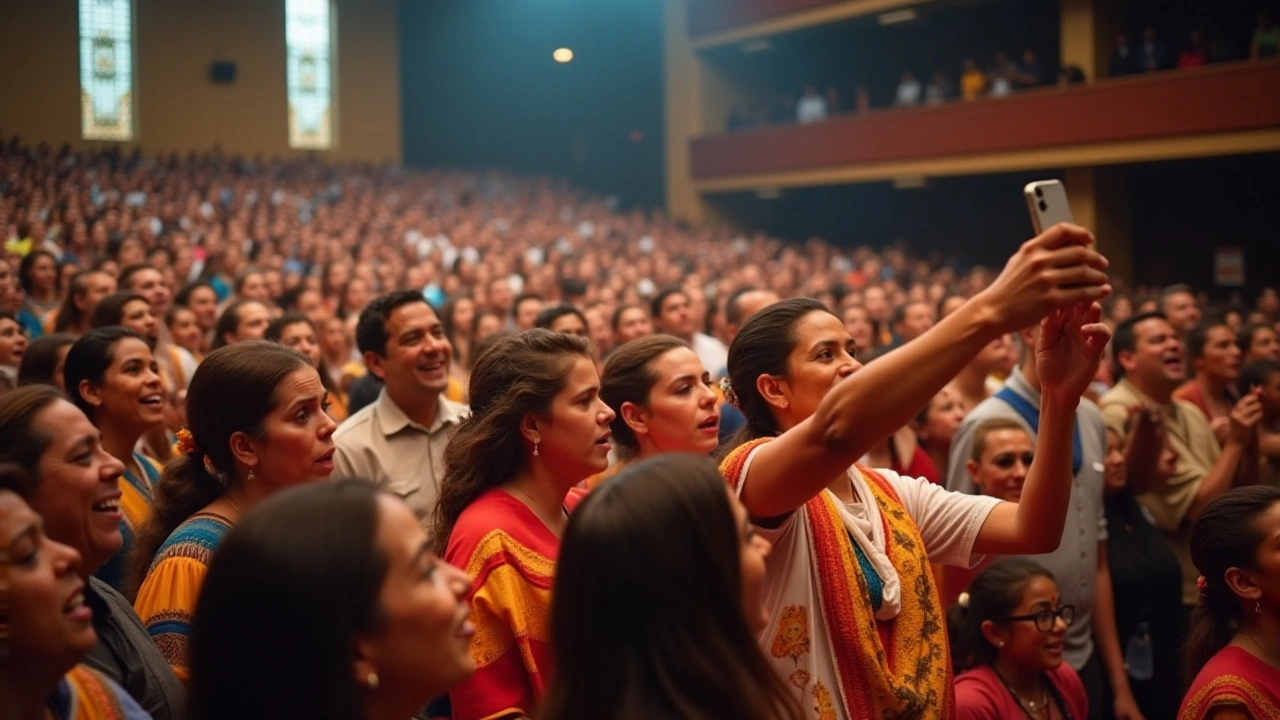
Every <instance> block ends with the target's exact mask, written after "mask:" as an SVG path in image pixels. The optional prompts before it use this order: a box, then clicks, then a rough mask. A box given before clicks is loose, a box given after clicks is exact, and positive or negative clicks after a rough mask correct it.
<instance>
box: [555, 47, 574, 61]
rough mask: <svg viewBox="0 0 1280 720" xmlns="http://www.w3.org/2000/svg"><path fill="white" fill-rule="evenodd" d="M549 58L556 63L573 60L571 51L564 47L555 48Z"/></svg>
mask: <svg viewBox="0 0 1280 720" xmlns="http://www.w3.org/2000/svg"><path fill="white" fill-rule="evenodd" d="M551 58H552V59H553V60H555V61H556V62H558V63H567V62H569V61H571V60H573V51H572V50H570V49H569V48H565V47H562V48H556V50H555V52H553V53H551Z"/></svg>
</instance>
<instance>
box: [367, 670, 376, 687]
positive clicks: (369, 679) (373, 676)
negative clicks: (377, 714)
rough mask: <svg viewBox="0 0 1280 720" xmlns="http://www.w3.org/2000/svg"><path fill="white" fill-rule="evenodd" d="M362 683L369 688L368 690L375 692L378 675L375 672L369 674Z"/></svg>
mask: <svg viewBox="0 0 1280 720" xmlns="http://www.w3.org/2000/svg"><path fill="white" fill-rule="evenodd" d="M364 682H365V684H366V685H368V686H369V689H370V690H377V689H378V673H376V672H371V673H369V677H367V678H365V679H364Z"/></svg>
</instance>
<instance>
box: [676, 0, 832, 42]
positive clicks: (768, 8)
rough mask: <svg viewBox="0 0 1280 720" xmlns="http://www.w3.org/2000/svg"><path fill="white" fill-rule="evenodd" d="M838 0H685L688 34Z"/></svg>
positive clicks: (698, 34) (720, 29) (701, 33)
mask: <svg viewBox="0 0 1280 720" xmlns="http://www.w3.org/2000/svg"><path fill="white" fill-rule="evenodd" d="M840 1H841V0H689V34H690V35H691V36H693V37H701V36H704V35H710V34H712V33H717V32H723V31H725V30H734V29H737V28H741V27H745V26H748V25H752V24H754V23H758V22H761V21H764V20H770V19H773V18H776V17H780V16H783V15H789V14H791V13H795V12H800V11H802V10H812V9H813V8H816V7H821V6H823V5H831V4H834V3H836V2H840Z"/></svg>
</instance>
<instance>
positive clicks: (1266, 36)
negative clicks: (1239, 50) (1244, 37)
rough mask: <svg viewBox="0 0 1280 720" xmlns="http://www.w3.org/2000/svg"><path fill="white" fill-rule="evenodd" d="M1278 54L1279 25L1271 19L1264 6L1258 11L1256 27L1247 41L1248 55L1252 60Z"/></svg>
mask: <svg viewBox="0 0 1280 720" xmlns="http://www.w3.org/2000/svg"><path fill="white" fill-rule="evenodd" d="M1276 55H1280V27H1277V26H1276V25H1275V24H1274V23H1272V21H1271V13H1269V12H1267V10H1266V8H1263V9H1261V10H1259V11H1258V28H1257V29H1256V30H1254V31H1253V39H1252V40H1251V41H1250V42H1249V57H1250V58H1252V59H1254V60H1261V59H1263V58H1269V57H1275V56H1276Z"/></svg>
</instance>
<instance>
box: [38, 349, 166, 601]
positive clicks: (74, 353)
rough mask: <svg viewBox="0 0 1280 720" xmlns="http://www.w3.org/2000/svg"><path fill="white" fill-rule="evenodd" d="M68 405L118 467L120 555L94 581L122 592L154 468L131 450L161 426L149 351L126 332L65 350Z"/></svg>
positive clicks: (159, 390)
mask: <svg viewBox="0 0 1280 720" xmlns="http://www.w3.org/2000/svg"><path fill="white" fill-rule="evenodd" d="M63 378H64V383H65V385H66V388H67V392H68V394H69V395H70V396H71V400H72V402H74V403H75V405H76V407H78V408H80V411H81V412H83V413H84V414H85V416H86V417H88V418H89V420H90V421H91V422H92V423H93V424H94V425H96V426H97V427H98V430H99V431H100V432H101V433H102V445H103V447H104V448H106V450H107V452H109V453H111V455H112V457H114V458H116V459H117V460H119V461H120V462H121V463H123V464H124V468H125V469H124V480H125V482H124V484H123V485H122V486H121V493H122V496H121V498H120V509H121V511H122V512H123V513H124V517H123V519H122V520H121V525H120V530H121V532H122V533H123V534H124V545H123V547H122V548H121V551H120V552H119V553H118V554H117V555H116V557H114V558H112V560H111V561H110V562H108V563H107V564H106V565H105V566H104V567H103V568H102V569H101V570H99V571H98V577H100V578H102V580H103V581H105V582H106V583H107V584H109V585H111V586H112V587H114V588H116V589H117V590H120V589H123V587H124V579H125V578H124V568H125V559H126V558H127V557H128V554H129V552H130V550H131V549H132V548H133V545H134V538H135V537H136V536H137V532H138V528H140V527H141V526H142V525H143V524H145V523H146V521H147V520H148V519H149V518H150V516H151V503H152V499H153V497H154V494H155V486H156V483H158V482H159V481H160V465H159V463H157V462H156V461H154V460H152V459H151V458H149V457H147V456H146V455H143V454H142V453H140V452H137V451H136V450H135V447H136V446H137V445H138V441H139V440H140V439H141V438H142V437H143V435H145V434H147V433H148V432H150V431H152V430H155V429H157V428H161V427H163V424H164V387H163V385H162V383H161V381H160V371H159V367H158V366H157V364H156V361H155V358H154V357H153V356H152V355H151V348H150V347H148V345H147V343H146V342H144V341H143V340H142V338H141V337H139V336H138V334H137V333H135V332H133V331H132V330H129V329H127V328H123V327H119V326H113V327H104V328H97V329H94V330H90V331H89V332H87V333H85V334H84V336H82V337H81V338H80V339H79V340H77V341H76V342H75V344H74V345H72V346H71V350H70V351H68V352H67V359H66V363H65V366H64V368H63Z"/></svg>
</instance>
